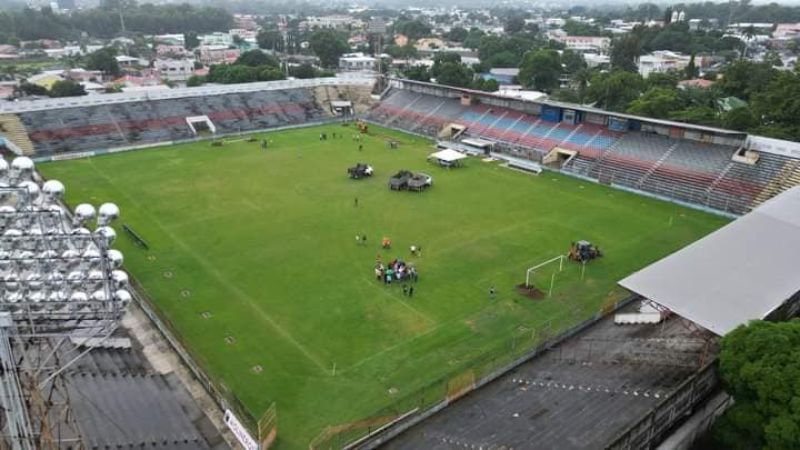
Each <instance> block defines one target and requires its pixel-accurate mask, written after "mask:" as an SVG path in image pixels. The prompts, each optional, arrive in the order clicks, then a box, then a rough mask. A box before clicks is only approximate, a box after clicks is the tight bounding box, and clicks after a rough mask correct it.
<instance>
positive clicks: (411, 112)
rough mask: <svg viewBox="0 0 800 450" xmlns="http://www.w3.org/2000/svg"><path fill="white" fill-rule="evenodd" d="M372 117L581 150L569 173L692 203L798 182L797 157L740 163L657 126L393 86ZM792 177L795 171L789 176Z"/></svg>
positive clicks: (502, 142)
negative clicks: (568, 118)
mask: <svg viewBox="0 0 800 450" xmlns="http://www.w3.org/2000/svg"><path fill="white" fill-rule="evenodd" d="M367 117H368V118H369V119H371V120H373V121H376V122H379V123H382V124H384V125H387V126H390V127H394V128H399V129H403V130H408V131H413V132H417V133H422V134H426V135H429V136H436V135H437V134H438V131H439V130H441V129H442V127H443V126H445V125H447V124H450V123H457V124H460V125H463V126H465V127H466V130H465V132H464V133H463V135H464V136H465V137H473V138H480V139H487V140H491V141H494V142H495V143H496V147H497V148H498V149H500V150H501V151H503V152H505V153H507V154H509V155H512V156H514V157H517V158H529V159H532V160H534V161H536V162H539V161H541V159H542V157H543V156H544V155H546V154H547V153H548V152H550V151H551V150H552V149H554V148H556V147H558V148H564V149H568V150H574V151H577V152H578V154H577V155H576V156H575V157H574V158H572V160H571V161H570V162H569V164H568V165H567V166H566V167H563V168H561V170H563V171H565V172H570V173H574V174H577V175H581V176H584V177H588V178H592V179H595V180H598V181H600V182H602V183H607V184H615V185H621V186H625V187H628V188H631V189H636V190H640V191H645V192H649V193H653V194H657V195H661V196H664V197H668V198H672V199H675V200H680V201H684V202H687V203H692V204H697V205H702V206H706V207H709V208H713V209H717V210H722V211H726V212H731V213H735V214H741V213H744V212H747V211H749V210H750V209H751V208H752V207H753V206H755V205H757V204H758V203H760V202H762V201H764V200H766V199H767V198H769V197H770V196H772V195H774V194H775V193H777V192H780V191H782V190H784V189H786V188H788V187H791V186H793V185H795V184H798V183H800V165H797V166H793V170H792V171H790V172H791V173H792V174H794V177H796V181H793V182H791V183H783V184H781V183H777V182H775V180H776V179H777V178H778V177H784V178H786V174H785V173H784V172H787V171H786V170H785V169H784V167H785V165H786V164H787V163H788V162H789V161H794V160H792V159H791V158H786V157H780V156H777V155H772V154H763V153H762V154H761V160H760V161H758V163H756V164H755V165H752V166H751V165H747V164H744V163H739V162H734V161H733V160H732V155H733V153H734V152H735V151H736V150H737V149H736V148H735V147H732V146H724V145H718V144H711V143H704V142H696V141H692V140H688V139H676V138H671V137H668V136H663V135H660V134H655V133H652V132H640V131H628V132H625V133H621V132H616V131H611V130H609V129H608V127H607V126H605V125H601V124H594V123H586V122H584V123H580V124H578V125H572V124H569V123H566V122H552V121H547V120H543V119H542V118H541V117H539V116H536V115H533V114H528V113H523V112H520V111H516V110H512V109H509V108H503V107H498V106H494V105H487V104H481V103H478V104H475V105H472V106H464V105H462V104H461V103H460V101H459V99H458V98H453V97H447V98H446V97H439V96H436V95H432V94H423V93H419V92H414V91H411V90H405V89H392V90H391V91H390V92H389V93H388V94H387V95H386V96H385V97H384V99H383V101H382V102H381V103H380V104H378V105H377V106H376V107H374V108H373V109H372V110H370V111H369V113H368V114H367ZM788 179H793V178H788Z"/></svg>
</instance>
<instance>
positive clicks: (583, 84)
mask: <svg viewBox="0 0 800 450" xmlns="http://www.w3.org/2000/svg"><path fill="white" fill-rule="evenodd" d="M591 79H592V70H591V69H589V68H588V67H584V68H581V69H578V70H577V71H575V74H573V75H572V81H573V82H574V83H575V84H576V85H577V87H578V99H579V100H580V102H581V103H583V99H584V97H585V96H586V88H587V87H588V86H589V81H591Z"/></svg>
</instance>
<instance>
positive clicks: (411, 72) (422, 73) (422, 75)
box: [403, 66, 431, 82]
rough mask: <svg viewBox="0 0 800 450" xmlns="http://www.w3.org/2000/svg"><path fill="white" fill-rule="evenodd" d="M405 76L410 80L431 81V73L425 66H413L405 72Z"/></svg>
mask: <svg viewBox="0 0 800 450" xmlns="http://www.w3.org/2000/svg"><path fill="white" fill-rule="evenodd" d="M403 76H404V77H406V78H408V79H409V80H415V81H426V82H427V81H431V72H430V71H429V70H428V68H427V67H425V66H412V67H409V68H407V69H406V70H404V71H403Z"/></svg>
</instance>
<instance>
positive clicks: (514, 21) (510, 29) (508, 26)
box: [503, 16, 525, 34]
mask: <svg viewBox="0 0 800 450" xmlns="http://www.w3.org/2000/svg"><path fill="white" fill-rule="evenodd" d="M524 28H525V19H523V18H522V17H519V16H512V17H509V18H508V19H506V23H505V25H503V30H504V31H505V32H506V34H516V33H519V32H521V31H522V30H523V29H524Z"/></svg>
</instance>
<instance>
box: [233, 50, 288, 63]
mask: <svg viewBox="0 0 800 450" xmlns="http://www.w3.org/2000/svg"><path fill="white" fill-rule="evenodd" d="M236 64H242V65H245V66H250V67H260V66H270V67H279V66H280V65H281V64H280V61H278V59H277V58H275V57H274V56H272V55H268V54H266V53H264V52H262V51H261V50H248V51H246V52H244V53H242V54H241V55H239V58H238V59H237V60H236Z"/></svg>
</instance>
